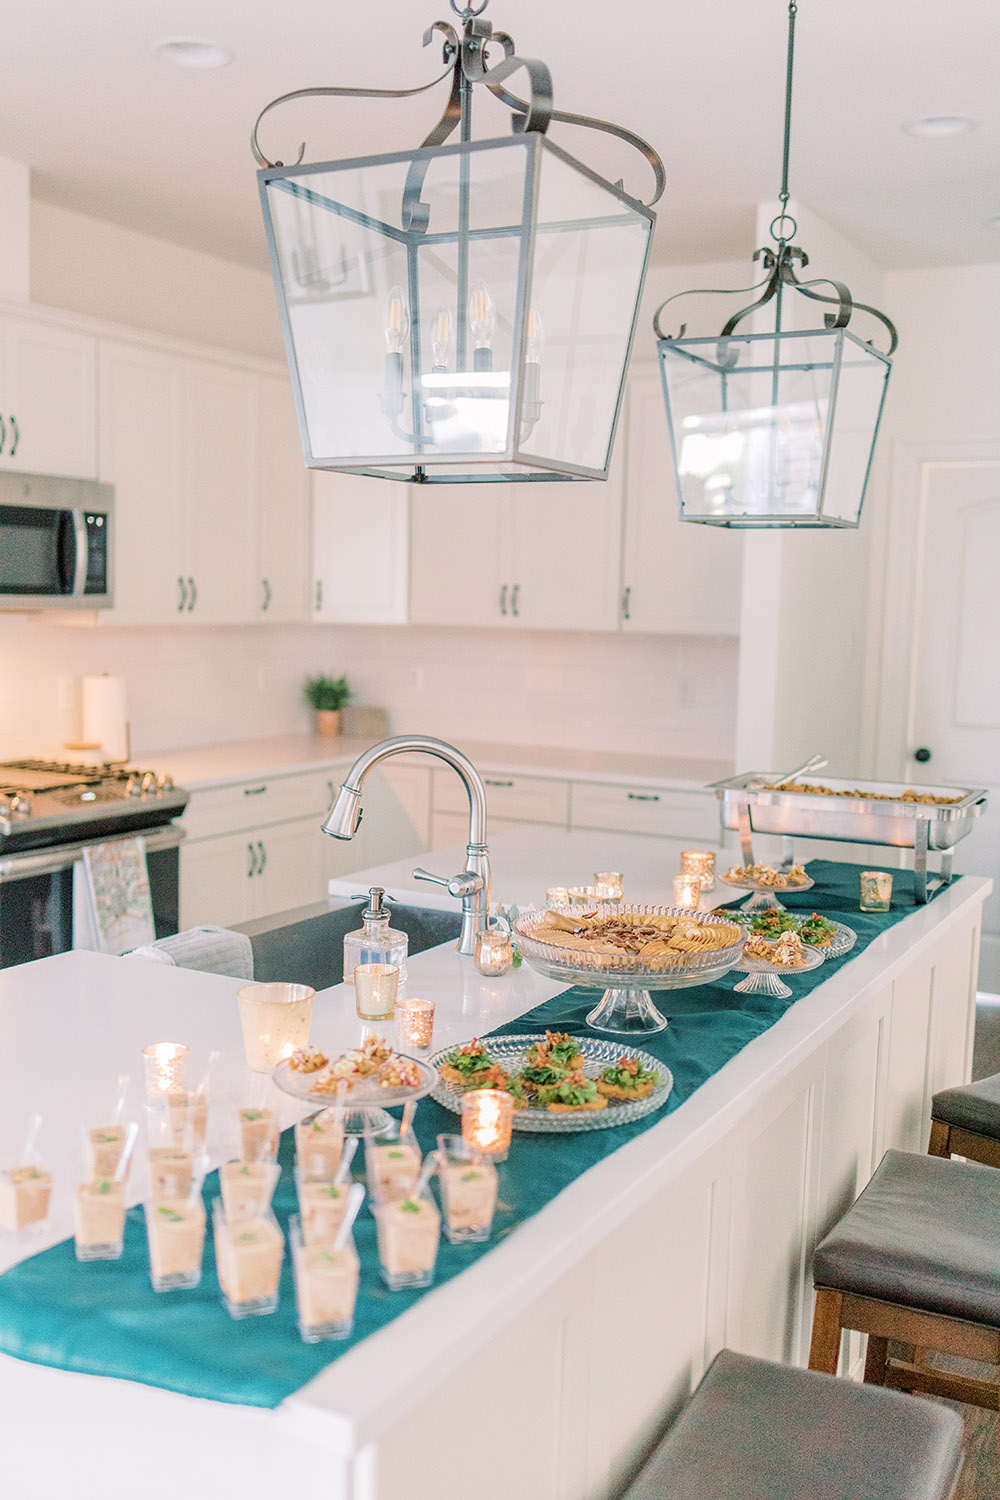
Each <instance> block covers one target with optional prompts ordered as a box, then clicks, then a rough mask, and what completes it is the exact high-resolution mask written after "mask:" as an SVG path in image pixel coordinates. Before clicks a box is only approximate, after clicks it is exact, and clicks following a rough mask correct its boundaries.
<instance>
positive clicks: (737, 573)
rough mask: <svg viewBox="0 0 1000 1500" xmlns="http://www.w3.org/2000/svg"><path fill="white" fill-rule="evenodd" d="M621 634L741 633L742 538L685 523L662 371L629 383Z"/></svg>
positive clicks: (642, 374) (642, 373)
mask: <svg viewBox="0 0 1000 1500" xmlns="http://www.w3.org/2000/svg"><path fill="white" fill-rule="evenodd" d="M624 435H625V484H624V493H625V542H624V553H623V568H622V598H621V622H622V629H623V630H630V631H646V632H658V633H661V634H669V635H736V634H738V632H739V616H740V578H741V571H742V566H743V539H742V536H741V534H740V533H739V532H738V531H730V530H727V529H726V528H723V527H716V526H699V525H695V524H693V523H692V522H690V521H681V520H680V519H679V518H678V515H677V495H676V485H675V482H674V474H673V466H672V461H671V457H670V437H669V433H668V431H667V419H666V412H665V411H664V406H663V390H662V387H661V384H660V376H659V372H658V371H657V370H655V369H652V370H646V371H642V370H637V371H636V372H635V374H633V376H632V379H631V380H630V382H629V387H628V394H627V416H626V428H625V434H624Z"/></svg>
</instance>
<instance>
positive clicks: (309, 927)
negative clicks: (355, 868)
mask: <svg viewBox="0 0 1000 1500" xmlns="http://www.w3.org/2000/svg"><path fill="white" fill-rule="evenodd" d="M365 904H366V903H365V902H364V901H357V902H355V903H353V904H352V905H351V906H338V907H335V908H331V907H330V906H329V904H328V903H327V902H326V901H316V902H314V903H313V904H312V905H311V906H300V907H297V908H296V909H295V910H294V911H284V912H278V913H277V914H276V915H275V916H273V917H260V918H258V919H257V921H255V922H244V923H243V924H242V926H240V927H238V928H237V929H236V931H237V932H245V933H246V934H247V936H248V937H249V939H250V946H251V947H252V948H253V973H254V979H255V980H258V981H259V982H261V983H266V982H269V981H273V980H287V981H289V982H290V983H292V984H310V985H312V987H313V989H316V990H322V989H326V988H328V986H329V985H331V984H340V982H341V980H342V979H343V977H344V938H345V936H346V934H347V933H349V932H352V931H353V930H354V929H355V928H356V927H360V926H361V925H362V923H361V913H362V912H363V911H364V909H365ZM391 910H392V925H393V927H398V928H399V929H400V930H401V931H402V932H405V933H406V935H407V937H408V938H409V940H410V950H409V951H410V953H411V954H413V953H422V952H423V951H424V949H425V948H436V947H437V946H438V944H439V943H447V942H449V941H452V942H453V941H454V940H455V939H456V938H457V937H458V934H459V931H460V929H461V926H462V917H461V913H460V912H458V911H455V912H450V911H433V910H429V909H427V908H426V907H423V906H403V905H402V904H396V903H394V904H393V906H392V908H391Z"/></svg>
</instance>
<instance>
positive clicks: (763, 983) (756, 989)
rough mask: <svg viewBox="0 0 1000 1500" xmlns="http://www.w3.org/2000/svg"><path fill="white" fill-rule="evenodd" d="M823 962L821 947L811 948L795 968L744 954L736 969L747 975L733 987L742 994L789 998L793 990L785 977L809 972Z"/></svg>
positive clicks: (739, 972) (779, 998) (789, 977)
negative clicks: (804, 959) (803, 961)
mask: <svg viewBox="0 0 1000 1500" xmlns="http://www.w3.org/2000/svg"><path fill="white" fill-rule="evenodd" d="M822 962H823V954H822V952H821V951H820V949H819V948H810V949H809V952H808V955H807V957H806V961H805V963H802V964H796V965H795V967H794V968H788V967H786V966H785V965H784V964H769V963H768V961H767V959H766V958H748V957H747V956H746V955H745V954H744V956H743V958H742V959H741V960H740V962H739V963H738V964H736V965H735V969H736V972H737V973H738V974H745V975H746V976H747V977H746V979H741V980H740V982H739V984H734V985H733V989H734V990H736V991H737V992H738V993H739V994H741V995H773V996H774V997H775V998H776V999H778V1000H787V999H788V997H789V995H790V994H791V993H792V992H791V990H790V988H789V987H788V985H787V984H785V979H786V978H787V979H791V978H794V976H795V975H796V974H808V973H809V970H810V969H818V968H819V966H820V964H821V963H822Z"/></svg>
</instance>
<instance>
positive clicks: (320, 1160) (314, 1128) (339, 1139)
mask: <svg viewBox="0 0 1000 1500" xmlns="http://www.w3.org/2000/svg"><path fill="white" fill-rule="evenodd" d="M343 1154H344V1112H343V1110H342V1109H338V1108H337V1106H336V1105H332V1106H331V1107H329V1108H327V1109H320V1110H317V1111H316V1112H315V1113H313V1114H311V1115H306V1116H305V1118H304V1119H302V1120H299V1122H298V1123H297V1125H296V1126H295V1160H296V1163H297V1165H298V1168H299V1170H300V1171H301V1172H302V1173H303V1174H304V1175H305V1176H306V1177H319V1178H323V1177H335V1176H336V1174H337V1168H338V1167H339V1166H340V1158H341V1157H342V1156H343Z"/></svg>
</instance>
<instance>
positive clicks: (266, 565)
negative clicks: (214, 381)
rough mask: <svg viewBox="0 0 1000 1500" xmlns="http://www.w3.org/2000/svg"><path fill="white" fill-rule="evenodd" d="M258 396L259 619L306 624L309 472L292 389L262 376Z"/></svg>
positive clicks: (280, 380)
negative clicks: (300, 438)
mask: <svg viewBox="0 0 1000 1500" xmlns="http://www.w3.org/2000/svg"><path fill="white" fill-rule="evenodd" d="M256 396H257V480H258V496H257V501H258V504H257V579H256V586H257V596H256V607H257V618H258V619H259V620H277V621H279V622H280V621H283V620H304V619H306V617H307V613H308V588H309V470H308V469H307V468H306V466H305V461H304V459H303V457H302V445H301V443H300V442H299V428H298V423H297V421H296V419H295V402H294V400H293V399H292V388H291V385H290V384H289V382H288V380H287V378H286V377H277V376H270V375H260V376H258V377H257V381H256Z"/></svg>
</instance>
